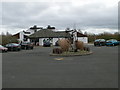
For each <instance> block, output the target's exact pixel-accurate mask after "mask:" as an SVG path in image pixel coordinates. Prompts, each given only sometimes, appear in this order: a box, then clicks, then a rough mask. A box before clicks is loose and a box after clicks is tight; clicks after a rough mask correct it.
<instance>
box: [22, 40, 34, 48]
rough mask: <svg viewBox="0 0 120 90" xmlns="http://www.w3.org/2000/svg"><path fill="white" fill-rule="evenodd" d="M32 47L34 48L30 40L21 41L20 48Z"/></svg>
mask: <svg viewBox="0 0 120 90" xmlns="http://www.w3.org/2000/svg"><path fill="white" fill-rule="evenodd" d="M33 48H34V44H33V43H31V42H23V43H21V49H25V50H28V49H33Z"/></svg>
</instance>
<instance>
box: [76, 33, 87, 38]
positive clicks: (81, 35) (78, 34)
mask: <svg viewBox="0 0 120 90" xmlns="http://www.w3.org/2000/svg"><path fill="white" fill-rule="evenodd" d="M77 37H87V35H85V34H82V33H79V32H77Z"/></svg>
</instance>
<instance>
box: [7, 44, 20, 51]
mask: <svg viewBox="0 0 120 90" xmlns="http://www.w3.org/2000/svg"><path fill="white" fill-rule="evenodd" d="M5 47H7V48H8V51H20V50H21V45H20V44H17V43H9V44H7V45H6V46H5Z"/></svg>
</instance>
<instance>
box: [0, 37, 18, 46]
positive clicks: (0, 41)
mask: <svg viewBox="0 0 120 90" xmlns="http://www.w3.org/2000/svg"><path fill="white" fill-rule="evenodd" d="M8 43H18V40H17V38H16V37H13V36H12V35H1V36H0V44H2V45H6V44H8Z"/></svg>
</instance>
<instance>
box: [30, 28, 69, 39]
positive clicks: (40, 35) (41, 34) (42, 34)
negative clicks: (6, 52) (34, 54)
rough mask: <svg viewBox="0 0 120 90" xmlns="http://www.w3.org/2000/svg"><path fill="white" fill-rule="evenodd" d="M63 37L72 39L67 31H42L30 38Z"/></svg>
mask: <svg viewBox="0 0 120 90" xmlns="http://www.w3.org/2000/svg"><path fill="white" fill-rule="evenodd" d="M62 37H64V38H67V37H70V34H69V33H66V32H65V31H62V32H54V31H52V30H49V29H42V30H39V31H37V32H35V33H34V34H32V35H30V36H29V38H62Z"/></svg>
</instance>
